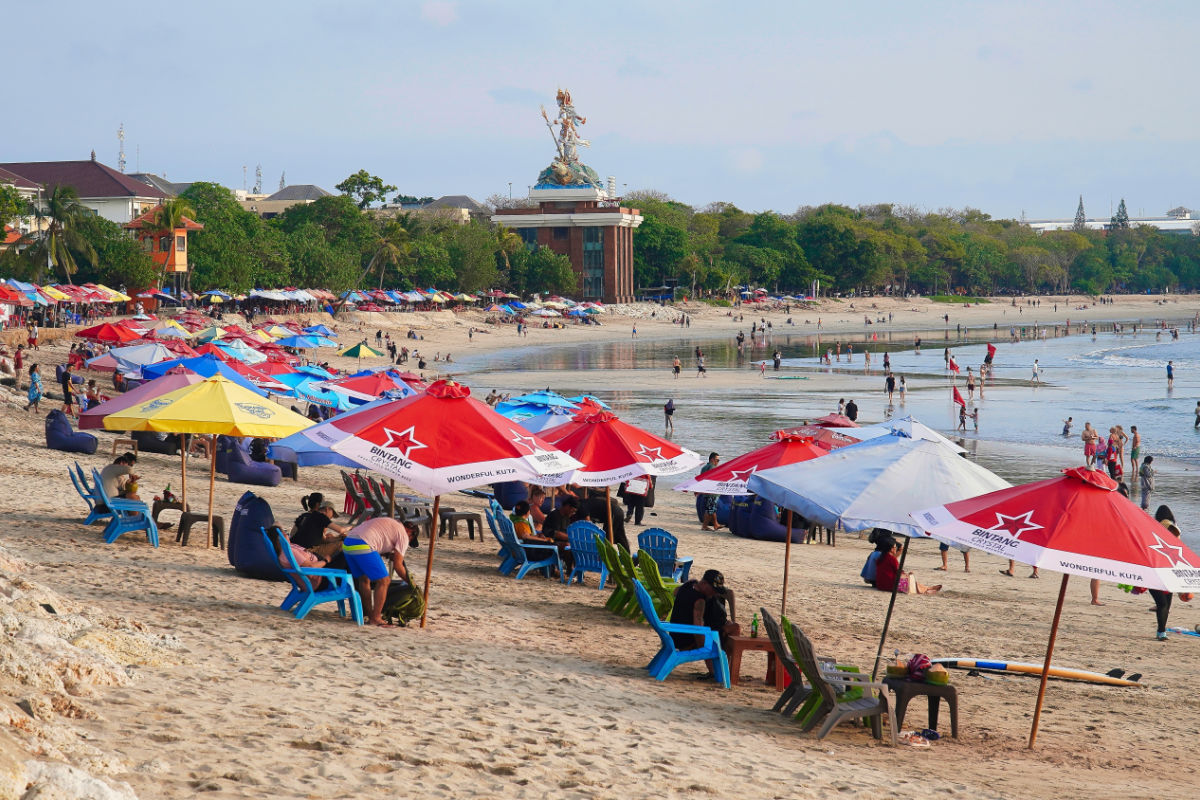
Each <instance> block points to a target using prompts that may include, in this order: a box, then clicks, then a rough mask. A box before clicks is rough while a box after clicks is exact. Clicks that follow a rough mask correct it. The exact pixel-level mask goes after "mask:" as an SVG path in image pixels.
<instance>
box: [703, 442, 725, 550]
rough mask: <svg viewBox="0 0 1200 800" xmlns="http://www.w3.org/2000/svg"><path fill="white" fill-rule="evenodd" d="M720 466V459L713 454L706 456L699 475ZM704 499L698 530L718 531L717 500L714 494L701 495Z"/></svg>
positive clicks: (719, 525)
mask: <svg viewBox="0 0 1200 800" xmlns="http://www.w3.org/2000/svg"><path fill="white" fill-rule="evenodd" d="M720 464H721V457H720V456H719V455H717V454H716V453H715V452H714V453H709V454H708V461H706V462H705V464H704V466H703V467H701V468H700V474H701V475H703V474H704V473H706V472H708V471H709V470H710V469H716V468H717V467H718V466H720ZM701 496H702V497H703V498H704V510H703V512H702V513H701V518H700V530H702V531H715V530H720V528H721V524H720V523H719V522H717V500H718V497H717V495H715V494H705V495H701Z"/></svg>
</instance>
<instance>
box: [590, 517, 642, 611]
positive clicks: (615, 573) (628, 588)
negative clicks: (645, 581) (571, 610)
mask: <svg viewBox="0 0 1200 800" xmlns="http://www.w3.org/2000/svg"><path fill="white" fill-rule="evenodd" d="M596 546H597V547H598V548H599V550H600V554H601V556H600V557H601V558H602V559H603V560H604V564H605V565H606V566H607V567H608V574H609V575H611V576H612V579H613V582H614V583H616V585H617V588H616V590H615V591H614V592H613V593H612V595H610V596H609V598H608V602H606V603H605V604H604V607H605V608H607V609H608V610H609V611H611V612H613V613H614V614H616V615H618V616H621V617H625V618H626V619H631V620H633V621H634V622H640V621H641V619H642V608H641V606H640V605H638V601H637V594H636V593H635V592H634V591H633V582H634V580H635V579H636V578H637V575H636V574H635V573H634V572H633V571H632V570H628V571H627V570H626V569H625V564H624V562H623V561H622V560H621V556H620V551H621V550H622V549H623V548H622V547H620V546H619V545H615V544H613V543H612V542H610V541H608V539H605V538H604V537H602V536H601V537H598V539H597V541H596Z"/></svg>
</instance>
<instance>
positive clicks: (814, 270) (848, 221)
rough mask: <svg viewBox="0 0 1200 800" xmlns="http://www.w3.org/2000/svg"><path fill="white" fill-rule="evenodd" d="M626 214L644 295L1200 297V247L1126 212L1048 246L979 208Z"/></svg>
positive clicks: (647, 202)
mask: <svg viewBox="0 0 1200 800" xmlns="http://www.w3.org/2000/svg"><path fill="white" fill-rule="evenodd" d="M622 205H625V206H631V207H636V208H639V209H641V212H642V215H643V217H644V218H645V219H644V221H643V222H642V224H641V226H640V227H639V228H638V230H637V232H636V233H635V235H634V237H633V248H634V269H635V276H634V277H635V281H636V283H637V284H638V285H639V286H661V285H679V286H682V287H692V288H693V289H694V290H696V291H709V292H722V291H728V290H729V289H731V288H732V287H735V286H738V285H742V284H752V285H755V286H764V287H768V288H771V289H776V290H779V291H787V292H806V291H808V289H809V287H810V286H811V285H812V283H813V281H820V282H821V287H822V291H823V292H824V291H829V292H842V293H850V292H859V293H866V292H871V293H875V292H882V291H891V292H893V293H905V292H910V291H912V292H918V293H921V294H939V293H943V294H948V293H959V294H972V295H992V294H1003V293H1017V292H1026V293H1050V292H1053V293H1059V294H1062V293H1067V292H1076V293H1083V294H1093V295H1095V294H1101V293H1108V292H1139V293H1140V292H1146V291H1151V292H1161V291H1164V290H1171V291H1180V290H1184V291H1192V290H1196V289H1200V237H1197V236H1195V235H1190V234H1185V235H1179V234H1173V233H1164V232H1161V231H1159V230H1157V229H1155V228H1153V227H1150V226H1131V225H1130V221H1129V216H1128V214H1127V213H1126V212H1125V203H1124V200H1122V201H1121V207H1120V208H1119V209H1118V212H1117V214H1116V215H1114V216H1113V218H1112V221H1111V224H1110V226H1109V228H1110V229H1109V230H1105V231H1093V230H1087V229H1086V228H1085V227H1084V224H1083V219H1084V218H1083V217H1082V201H1081V204H1080V215H1079V216H1077V218H1076V224H1075V225H1074V226H1073V227H1072V229H1070V230H1063V231H1050V232H1047V233H1044V234H1039V233H1038V232H1036V231H1035V230H1033V229H1032V228H1030V227H1029V226H1028V225H1024V224H1022V223H1021V222H1019V221H1016V220H1004V219H1000V220H997V219H992V218H991V217H990V216H989V215H988V214H985V213H984V212H982V211H979V210H977V209H973V208H967V209H963V210H961V211H958V210H953V209H946V210H942V211H938V212H927V211H922V210H918V209H915V208H911V207H905V206H896V205H890V204H880V205H871V206H859V207H858V208H850V207H848V206H843V205H835V204H826V205H821V206H805V207H801V208H799V209H798V210H797V211H796V212H795V213H794V214H788V215H782V214H776V213H774V212H771V211H765V212H760V213H751V212H747V211H742V210H741V209H739V208H737V207H736V206H734V205H731V204H729V203H713V204H711V205H708V206H705V207H704V208H702V209H695V208H693V207H691V206H689V205H687V204H686V203H681V202H679V201H677V200H673V199H671V198H670V197H669V196H668V195H666V194H664V193H662V192H658V191H653V190H650V191H639V192H634V193H631V194H630V195H627V196H626V197H625V198H623V200H622Z"/></svg>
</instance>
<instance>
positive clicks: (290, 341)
mask: <svg viewBox="0 0 1200 800" xmlns="http://www.w3.org/2000/svg"><path fill="white" fill-rule="evenodd" d="M325 341H327V342H328V341H329V340H328V339H326V340H325ZM275 344H277V345H279V346H280V347H290V348H292V349H294V350H315V349H316V348H318V347H320V346H321V345H320V344H319V343H318V342H317V337H315V336H282V337H280V338H278V339H276V340H275Z"/></svg>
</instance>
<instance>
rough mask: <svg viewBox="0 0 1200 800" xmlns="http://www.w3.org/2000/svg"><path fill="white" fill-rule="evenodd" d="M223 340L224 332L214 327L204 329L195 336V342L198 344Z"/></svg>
mask: <svg viewBox="0 0 1200 800" xmlns="http://www.w3.org/2000/svg"><path fill="white" fill-rule="evenodd" d="M223 338H225V331H224V330H222V329H221V328H218V327H217V326H216V325H212V326H210V327H208V328H205V329H204V330H202V331H200V332H198V333H197V334H196V341H198V342H215V341H217V340H218V339H223Z"/></svg>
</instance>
